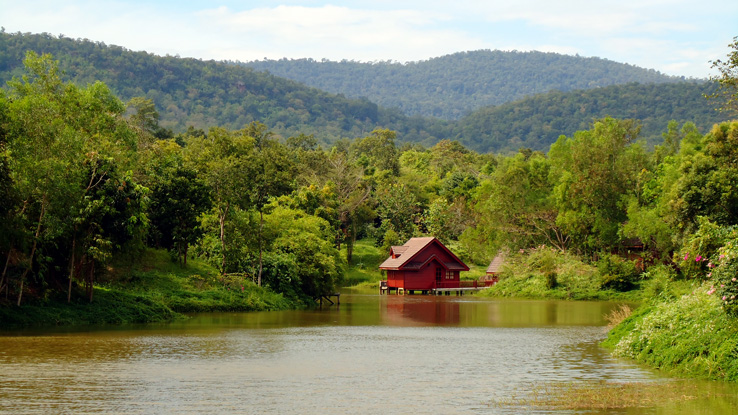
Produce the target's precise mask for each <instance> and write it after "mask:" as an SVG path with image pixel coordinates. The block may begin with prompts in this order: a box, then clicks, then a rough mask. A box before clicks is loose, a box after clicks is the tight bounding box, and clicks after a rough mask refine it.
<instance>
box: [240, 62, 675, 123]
mask: <svg viewBox="0 0 738 415" xmlns="http://www.w3.org/2000/svg"><path fill="white" fill-rule="evenodd" d="M245 65H246V66H249V67H251V68H254V69H258V70H262V71H269V72H270V73H273V74H275V75H278V76H283V77H285V78H289V79H294V80H296V81H299V82H302V83H304V84H307V85H310V86H312V87H315V88H319V89H322V90H325V91H330V92H333V93H337V94H344V95H346V96H349V97H356V98H359V97H368V98H369V99H370V100H371V101H373V102H376V103H378V104H379V105H381V106H383V107H388V108H400V109H402V110H403V112H405V113H406V114H409V115H422V116H426V117H440V118H444V119H457V118H460V117H462V116H464V115H466V114H468V113H470V112H472V111H474V110H476V109H479V108H481V107H486V106H492V105H499V104H503V103H505V102H509V101H515V100H518V99H521V98H523V97H526V96H530V95H535V94H540V93H543V92H548V91H553V90H557V91H572V90H576V89H590V88H602V87H605V86H608V85H612V84H624V83H629V82H640V83H642V84H650V83H660V82H676V81H678V80H679V79H678V78H670V77H668V76H665V75H663V74H660V73H658V72H654V71H653V70H647V69H643V68H638V67H635V66H631V65H625V64H620V63H616V62H612V61H608V60H605V59H600V58H582V57H578V56H577V57H575V56H567V55H560V54H556V53H544V52H503V51H499V50H494V51H491V50H478V51H472V52H460V53H454V54H451V55H446V56H442V57H438V58H433V59H428V60H425V61H419V62H410V63H406V64H401V63H397V62H389V61H388V62H371V63H362V62H354V61H346V60H344V61H341V62H332V61H327V60H322V61H316V60H313V59H280V60H264V61H255V62H249V63H246V64H245ZM356 79H361V80H362V82H355V80H356ZM531 80H535V81H533V82H531Z"/></svg>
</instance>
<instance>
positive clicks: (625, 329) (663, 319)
mask: <svg viewBox="0 0 738 415" xmlns="http://www.w3.org/2000/svg"><path fill="white" fill-rule="evenodd" d="M603 345H604V346H606V347H609V348H611V349H612V350H613V352H614V354H615V355H616V356H621V357H627V358H631V359H634V360H636V361H638V362H641V363H644V364H647V365H649V366H651V367H654V368H657V369H660V370H663V371H666V372H667V373H670V374H673V375H677V376H686V377H690V378H699V379H713V380H723V381H730V382H736V381H738V319H736V318H735V317H731V316H729V315H728V314H726V313H725V312H724V310H723V309H722V308H721V305H720V301H719V299H718V298H716V297H715V295H714V294H711V293H710V291H709V287H700V288H697V289H695V290H694V292H693V293H690V294H685V295H683V296H681V297H679V298H668V297H667V298H662V299H661V301H658V302H654V303H652V304H650V305H646V306H642V307H640V308H639V309H637V310H636V311H635V312H634V313H633V314H632V315H631V316H630V317H628V318H627V319H625V320H624V321H623V322H622V323H620V324H619V325H618V326H616V327H615V328H614V329H613V330H611V331H610V333H609V335H608V338H607V340H606V341H605V342H604V343H603Z"/></svg>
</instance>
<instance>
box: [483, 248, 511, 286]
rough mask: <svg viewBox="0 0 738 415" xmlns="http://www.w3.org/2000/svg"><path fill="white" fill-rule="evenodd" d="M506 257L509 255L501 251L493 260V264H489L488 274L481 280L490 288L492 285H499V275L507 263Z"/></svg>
mask: <svg viewBox="0 0 738 415" xmlns="http://www.w3.org/2000/svg"><path fill="white" fill-rule="evenodd" d="M506 256H507V254H506V253H505V252H504V251H500V252H498V253H497V256H495V257H494V259H492V262H490V263H489V266H488V267H487V272H486V273H485V275H484V277H482V279H481V280H482V281H483V282H484V285H485V286H487V287H489V286H491V285H495V284H497V281H499V280H500V277H499V273H500V271H502V264H504V263H505V257H506Z"/></svg>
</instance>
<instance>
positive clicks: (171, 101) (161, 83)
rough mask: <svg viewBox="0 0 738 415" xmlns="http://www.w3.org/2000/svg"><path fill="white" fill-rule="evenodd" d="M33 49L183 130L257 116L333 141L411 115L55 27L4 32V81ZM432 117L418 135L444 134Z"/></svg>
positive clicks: (0, 77) (282, 131) (0, 54)
mask: <svg viewBox="0 0 738 415" xmlns="http://www.w3.org/2000/svg"><path fill="white" fill-rule="evenodd" d="M27 50H33V51H36V52H37V53H39V54H42V53H50V54H52V55H53V56H54V59H56V60H58V61H59V66H60V68H61V69H62V70H63V71H64V72H65V76H66V77H67V78H68V79H70V80H71V81H72V82H74V83H75V84H78V85H86V84H88V83H92V82H94V81H96V80H100V81H103V82H105V83H106V84H107V85H108V86H109V87H110V88H111V89H112V90H113V92H114V93H115V94H116V95H118V96H119V97H120V98H121V99H123V100H124V101H127V100H128V99H130V98H132V97H136V96H143V97H146V98H149V99H151V100H153V101H154V103H155V104H156V107H157V110H158V111H159V113H160V114H161V125H162V126H163V127H165V128H170V129H172V130H174V131H175V132H176V131H184V130H186V128H187V127H188V126H194V127H196V128H202V129H207V128H208V127H210V126H213V125H219V126H224V127H228V128H232V129H238V128H242V127H243V126H244V125H246V124H248V123H250V122H251V121H255V120H256V121H260V122H263V123H265V124H267V125H269V127H270V128H271V129H272V130H273V131H274V132H275V133H277V134H279V135H282V136H284V137H289V136H292V135H298V134H300V133H304V134H314V135H315V136H316V137H317V138H318V139H319V140H320V141H322V142H323V143H332V142H334V141H335V140H337V139H340V138H344V137H351V138H353V137H357V136H361V135H362V134H366V133H368V132H370V131H372V130H373V129H374V128H375V127H376V126H387V127H393V128H395V129H396V128H398V127H399V126H400V125H403V126H404V125H405V120H406V118H407V117H405V116H403V115H402V114H400V113H399V112H397V111H382V110H380V109H379V108H378V106H377V105H376V104H374V103H371V102H369V101H367V100H366V99H349V98H346V97H343V96H340V95H335V94H330V93H327V92H323V91H320V90H318V89H315V88H310V87H307V86H304V85H302V84H299V83H297V82H295V81H291V80H287V79H284V78H279V77H277V76H273V75H269V74H265V73H261V72H258V71H255V70H253V69H250V68H245V67H241V66H237V65H232V64H228V63H225V62H215V61H202V60H197V59H183V58H179V57H174V56H163V57H162V56H156V55H153V54H150V53H146V52H134V51H131V50H127V49H125V48H122V47H119V46H111V45H105V44H104V43H100V42H93V41H90V40H87V39H84V40H80V39H76V40H75V39H70V38H66V37H59V38H57V37H55V36H53V35H50V34H19V33H18V34H8V33H5V32H2V33H0V82H2V83H3V84H4V83H5V82H6V81H8V80H10V79H11V78H12V77H13V76H19V75H20V74H21V73H22V60H23V57H24V56H25V53H26V51H27ZM428 124H431V125H432V123H427V122H425V123H423V124H422V125H417V123H416V125H415V127H416V128H415V130H416V136H413V137H411V138H412V139H414V140H417V139H420V140H422V139H423V137H425V138H426V139H427V141H428V142H429V143H432V142H435V141H437V139H436V138H435V137H433V135H432V134H430V133H427V132H425V131H423V128H424V127H423V126H424V125H428ZM405 129H406V130H408V127H405Z"/></svg>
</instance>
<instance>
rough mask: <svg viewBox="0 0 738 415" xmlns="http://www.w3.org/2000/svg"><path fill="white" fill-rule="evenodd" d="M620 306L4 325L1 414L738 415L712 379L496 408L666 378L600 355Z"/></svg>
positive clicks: (505, 304) (436, 306)
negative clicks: (651, 402) (595, 385)
mask: <svg viewBox="0 0 738 415" xmlns="http://www.w3.org/2000/svg"><path fill="white" fill-rule="evenodd" d="M617 305H618V304H617V303H611V302H567V301H517V300H515V301H514V300H502V301H500V300H492V299H482V298H475V297H473V296H463V297H456V296H448V297H446V296H443V297H431V296H395V295H391V296H379V295H377V294H376V293H375V292H353V293H351V292H344V294H343V295H342V296H341V305H340V307H337V306H331V307H324V308H323V309H322V310H308V311H284V312H265V313H213V314H198V315H194V316H192V318H190V319H188V320H186V321H180V322H176V323H171V324H157V325H140V326H116V327H97V328H86V329H77V330H59V329H54V330H52V329H49V330H35V331H22V332H5V333H0V413H2V414H15V413H24V414H25V413H27V414H52V413H56V414H62V413H64V414H86V413H88V414H93V413H95V414H97V413H114V414H119V413H120V414H174V413H177V414H263V413H273V414H344V413H350V414H388V413H389V414H391V413H412V414H515V413H562V414H564V413H598V414H599V413H613V414H615V413H617V414H626V413H627V414H662V413H663V414H700V413H703V414H734V413H738V397H736V393H738V387H735V385H727V384H723V383H718V382H707V383H699V384H697V383H696V385H699V387H700V388H711V390H712V389H714V390H716V391H717V392H716V393H714V395H716V397H714V398H711V399H700V400H686V401H681V402H679V403H674V404H666V405H664V406H661V407H646V408H631V409H618V410H609V411H599V412H598V411H594V412H592V411H589V412H588V411H550V410H544V409H536V408H525V407H514V406H513V407H511V406H506V405H504V404H501V402H509V398H510V397H512V396H518V397H525V396H526V394H528V393H530V392H531V391H532V390H534V389H535V388H536V387H537V385H541V384H545V383H547V382H561V381H563V382H579V381H582V382H590V381H592V382H600V381H608V382H666V381H669V378H668V377H666V376H664V375H662V374H660V373H658V372H655V371H652V370H649V369H647V368H644V367H642V366H639V365H637V364H634V363H632V362H628V361H624V360H618V359H615V358H613V357H611V356H610V355H609V354H608V352H607V351H606V350H604V349H602V348H601V347H599V346H598V343H599V342H600V341H601V340H602V339H603V338H604V337H605V328H604V325H605V324H606V322H605V319H604V316H605V315H607V314H608V313H609V312H610V310H612V309H613V308H615V307H616V306H617ZM734 392H735V393H734Z"/></svg>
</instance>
